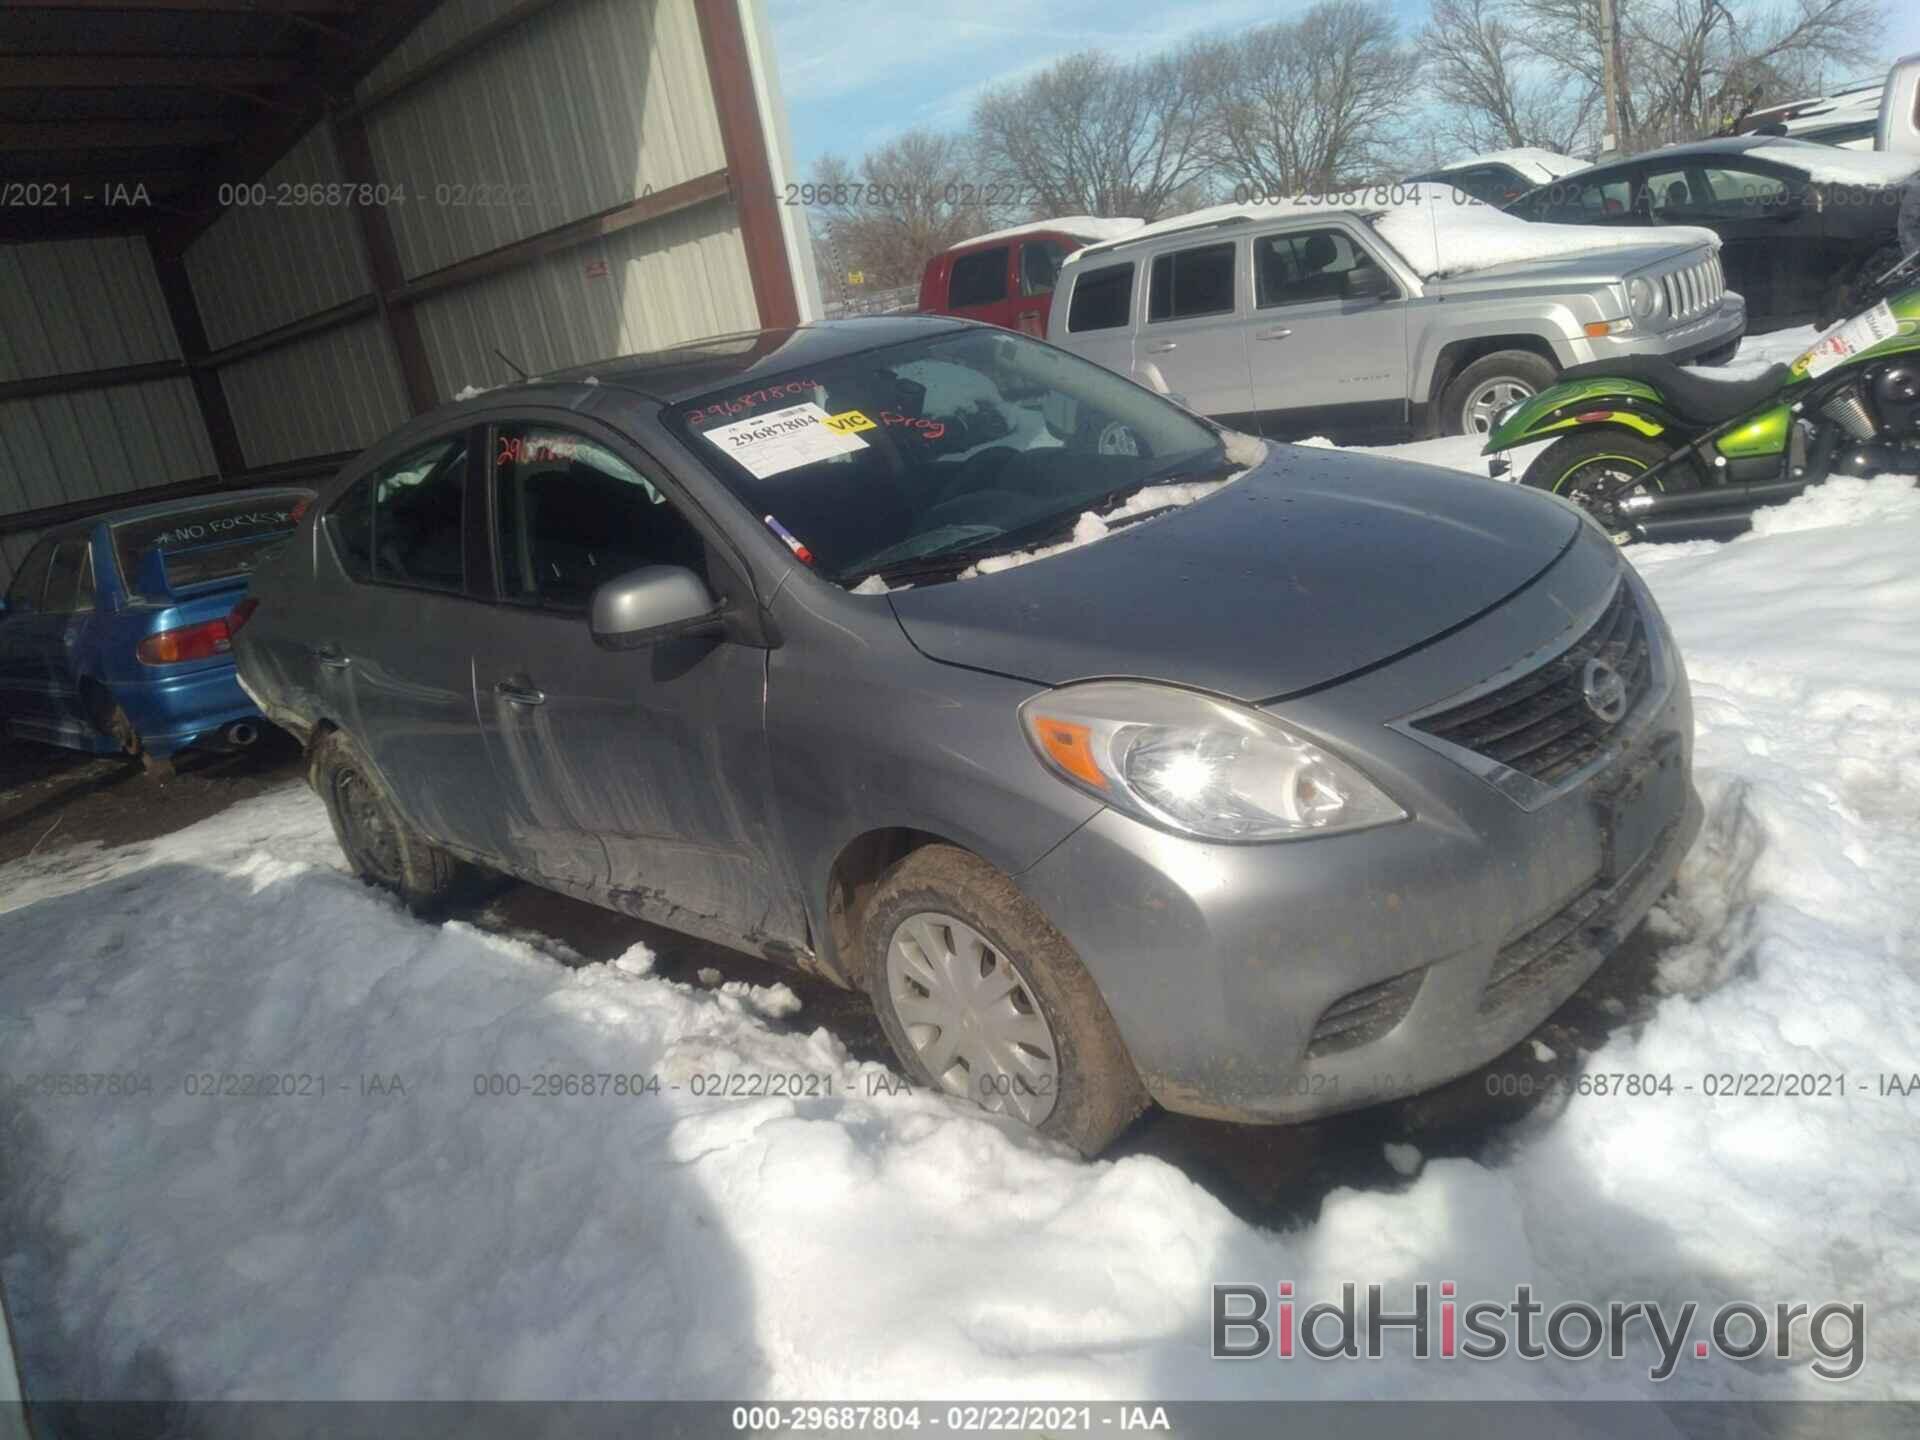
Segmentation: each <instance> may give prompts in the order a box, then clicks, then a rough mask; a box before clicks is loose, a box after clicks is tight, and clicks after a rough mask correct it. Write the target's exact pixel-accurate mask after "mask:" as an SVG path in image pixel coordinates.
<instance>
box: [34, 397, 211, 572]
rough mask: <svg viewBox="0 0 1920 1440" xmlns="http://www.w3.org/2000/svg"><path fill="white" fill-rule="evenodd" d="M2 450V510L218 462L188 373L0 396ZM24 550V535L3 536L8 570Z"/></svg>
mask: <svg viewBox="0 0 1920 1440" xmlns="http://www.w3.org/2000/svg"><path fill="white" fill-rule="evenodd" d="M0 455H5V456H6V457H7V466H6V469H5V470H4V471H0V513H4V512H7V511H14V510H36V509H39V508H40V507H41V506H43V505H58V504H61V503H63V502H65V501H69V500H90V499H94V498H96V497H100V496H111V495H118V494H120V493H122V492H124V491H127V490H135V489H139V488H142V487H144V486H148V485H166V484H171V483H172V482H173V481H176V480H189V479H192V478H193V477H195V476H198V475H206V474H209V473H211V472H212V471H213V470H214V469H215V468H216V467H215V465H214V461H213V446H212V445H210V444H209V443H208V441H207V432H206V429H205V427H204V426H203V425H202V424H201V423H200V410H199V407H198V406H197V405H195V404H194V400H193V385H192V382H191V381H189V380H187V379H186V378H185V377H182V378H180V379H177V380H149V381H147V382H145V383H144V384H140V385H116V386H114V387H113V388H111V389H107V390H83V391H80V392H78V393H76V394H72V395H42V396H39V397H37V398H35V399H32V400H9V401H6V402H4V403H0ZM29 538H30V537H29ZM24 554H26V544H25V543H23V540H22V537H20V536H4V537H0V563H4V567H5V571H6V574H7V575H8V576H11V575H12V573H13V566H14V565H15V564H16V563H18V561H19V559H20V557H21V556H22V555H24ZM4 583H5V582H4V580H0V584H4Z"/></svg>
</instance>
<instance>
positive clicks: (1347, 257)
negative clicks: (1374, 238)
mask: <svg viewBox="0 0 1920 1440" xmlns="http://www.w3.org/2000/svg"><path fill="white" fill-rule="evenodd" d="M1391 285H1392V280H1391V277H1389V276H1388V275H1387V274H1386V273H1385V272H1384V271H1383V270H1381V268H1380V267H1379V265H1378V264H1376V263H1375V261H1374V258H1373V256H1371V255H1369V254H1368V253H1367V252H1366V251H1365V250H1363V249H1361V248H1360V247H1359V246H1358V245H1355V244H1354V243H1353V238H1352V237H1351V236H1350V235H1348V234H1347V233H1346V232H1345V231H1344V230H1306V231H1302V232H1299V233H1297V234H1292V235H1263V236H1261V237H1260V238H1259V239H1258V240H1256V241H1255V242H1254V246H1253V300H1254V304H1255V305H1257V306H1259V307H1260V308H1261V309H1266V308H1268V307H1270V306H1274V305H1303V304H1308V303H1310V302H1312V301H1315V300H1350V299H1355V298H1358V297H1361V296H1374V297H1378V296H1380V295H1381V294H1382V293H1383V292H1386V293H1392V291H1391V290H1390V289H1389V287H1390V286H1391Z"/></svg>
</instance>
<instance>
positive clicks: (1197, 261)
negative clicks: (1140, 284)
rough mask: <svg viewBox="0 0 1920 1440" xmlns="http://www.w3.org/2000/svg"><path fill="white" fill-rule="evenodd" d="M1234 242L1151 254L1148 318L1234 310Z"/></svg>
mask: <svg viewBox="0 0 1920 1440" xmlns="http://www.w3.org/2000/svg"><path fill="white" fill-rule="evenodd" d="M1234 249H1235V246H1234V242H1233V241H1231V240H1229V241H1227V242H1226V243H1225V244H1223V245H1198V246H1195V247H1194V248H1193V249H1191V250H1176V251H1174V252H1173V253H1172V254H1170V255H1156V256H1154V257H1153V279H1152V282H1151V284H1150V285H1149V286H1148V293H1147V319H1148V320H1150V321H1152V320H1191V319H1193V318H1194V317H1196V316H1200V315H1228V314H1231V313H1232V312H1233V254H1234Z"/></svg>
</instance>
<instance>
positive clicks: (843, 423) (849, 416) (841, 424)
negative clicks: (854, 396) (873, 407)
mask: <svg viewBox="0 0 1920 1440" xmlns="http://www.w3.org/2000/svg"><path fill="white" fill-rule="evenodd" d="M820 423H821V424H822V425H824V426H826V427H827V429H829V430H831V431H833V433H834V434H836V435H853V434H856V433H858V432H859V431H861V430H873V429H876V428H878V427H876V426H875V425H874V423H873V421H871V420H869V419H868V418H867V417H866V416H864V415H862V414H861V413H860V412H859V411H858V410H842V411H841V412H840V413H839V414H838V415H829V416H827V418H826V419H824V420H822V421H821V422H820Z"/></svg>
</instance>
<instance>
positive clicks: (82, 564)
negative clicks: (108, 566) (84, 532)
mask: <svg viewBox="0 0 1920 1440" xmlns="http://www.w3.org/2000/svg"><path fill="white" fill-rule="evenodd" d="M86 565H87V542H86V541H85V540H62V541H61V542H60V543H59V545H57V546H55V547H54V551H53V561H52V563H51V565H49V566H48V569H47V592H46V596H45V598H44V599H43V600H42V601H41V604H40V608H41V609H42V610H45V611H47V612H48V613H50V614H55V615H65V614H69V613H70V612H72V611H74V610H78V609H80V608H82V607H81V605H80V603H79V601H80V576H81V574H82V572H83V571H85V569H86Z"/></svg>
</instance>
